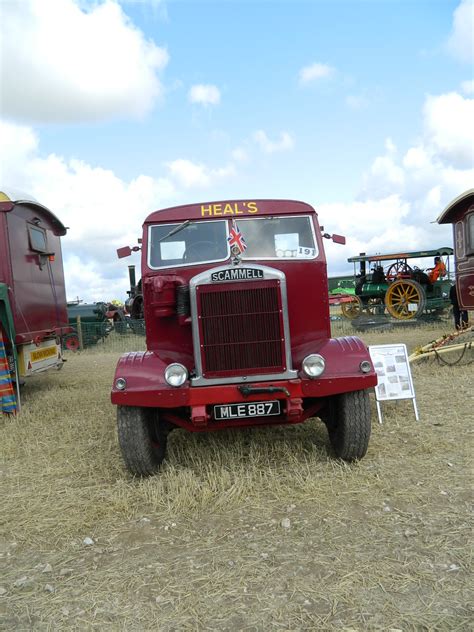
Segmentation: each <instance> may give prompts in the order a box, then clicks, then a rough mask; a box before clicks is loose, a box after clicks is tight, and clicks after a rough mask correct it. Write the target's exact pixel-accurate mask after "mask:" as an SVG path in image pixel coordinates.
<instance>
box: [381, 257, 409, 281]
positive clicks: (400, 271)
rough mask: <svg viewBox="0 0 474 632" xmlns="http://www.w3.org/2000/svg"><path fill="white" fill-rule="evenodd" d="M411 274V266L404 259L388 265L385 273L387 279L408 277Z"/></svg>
mask: <svg viewBox="0 0 474 632" xmlns="http://www.w3.org/2000/svg"><path fill="white" fill-rule="evenodd" d="M412 274H413V268H412V267H411V266H409V265H408V263H406V262H405V261H396V262H395V263H392V265H391V266H389V268H388V270H387V274H386V275H385V276H386V278H387V279H388V280H389V281H394V280H395V279H410V278H411V275H412Z"/></svg>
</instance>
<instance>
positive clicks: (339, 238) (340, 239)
mask: <svg viewBox="0 0 474 632" xmlns="http://www.w3.org/2000/svg"><path fill="white" fill-rule="evenodd" d="M321 232H322V233H323V237H324V239H332V241H333V242H334V243H335V244H342V245H343V246H345V245H346V238H345V237H344V236H343V235H336V234H334V235H330V234H329V233H325V232H324V227H323V226H321Z"/></svg>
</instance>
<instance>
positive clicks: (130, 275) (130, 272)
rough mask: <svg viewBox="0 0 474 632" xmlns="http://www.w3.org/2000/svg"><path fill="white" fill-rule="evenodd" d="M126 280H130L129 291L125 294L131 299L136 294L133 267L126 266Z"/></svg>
mask: <svg viewBox="0 0 474 632" xmlns="http://www.w3.org/2000/svg"><path fill="white" fill-rule="evenodd" d="M128 278H129V279H130V291H129V292H127V294H128V295H129V296H130V298H133V297H134V296H135V292H136V277H135V266H128Z"/></svg>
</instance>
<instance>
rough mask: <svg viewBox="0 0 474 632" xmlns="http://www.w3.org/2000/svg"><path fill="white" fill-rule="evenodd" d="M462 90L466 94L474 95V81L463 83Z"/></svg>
mask: <svg viewBox="0 0 474 632" xmlns="http://www.w3.org/2000/svg"><path fill="white" fill-rule="evenodd" d="M461 90H462V92H464V94H474V79H469V80H468V81H463V82H462V83H461Z"/></svg>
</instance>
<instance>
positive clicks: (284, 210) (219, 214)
mask: <svg viewBox="0 0 474 632" xmlns="http://www.w3.org/2000/svg"><path fill="white" fill-rule="evenodd" d="M293 213H294V214H297V213H302V214H303V213H304V214H308V213H316V211H315V210H314V208H313V207H312V206H310V205H309V204H306V203H305V202H299V201H297V200H271V199H255V198H247V199H243V200H218V201H215V202H199V203H197V204H186V205H184V206H173V207H170V208H165V209H161V210H158V211H154V212H153V213H151V214H150V215H149V216H148V217H147V218H146V220H145V222H144V223H145V224H154V223H156V222H160V223H161V222H174V221H184V220H187V219H190V220H200V219H202V220H206V219H232V218H234V219H239V218H240V219H242V218H243V217H260V216H262V215H287V214H293Z"/></svg>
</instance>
